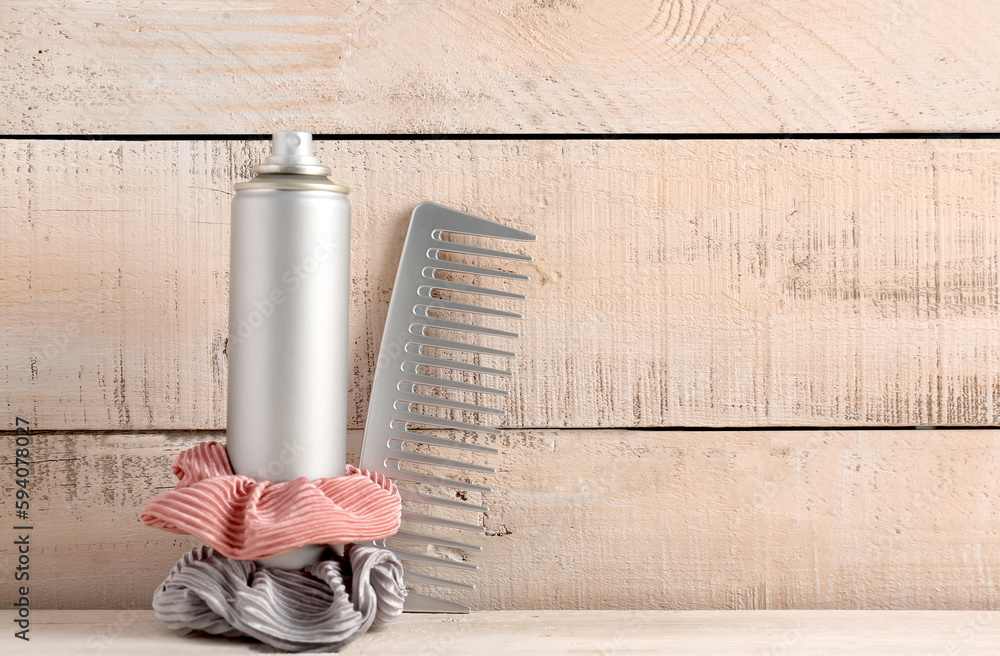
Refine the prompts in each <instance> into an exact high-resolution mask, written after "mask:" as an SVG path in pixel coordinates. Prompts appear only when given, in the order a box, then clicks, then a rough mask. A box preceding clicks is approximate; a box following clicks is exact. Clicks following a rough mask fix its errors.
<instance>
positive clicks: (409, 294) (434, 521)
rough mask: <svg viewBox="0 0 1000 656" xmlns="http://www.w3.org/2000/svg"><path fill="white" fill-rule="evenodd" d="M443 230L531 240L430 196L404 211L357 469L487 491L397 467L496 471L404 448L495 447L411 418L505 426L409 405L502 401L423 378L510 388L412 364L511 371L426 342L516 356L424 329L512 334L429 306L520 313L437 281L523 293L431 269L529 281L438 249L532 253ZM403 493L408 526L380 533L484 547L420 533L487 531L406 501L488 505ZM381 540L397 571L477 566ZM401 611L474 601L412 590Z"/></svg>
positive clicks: (464, 407)
mask: <svg viewBox="0 0 1000 656" xmlns="http://www.w3.org/2000/svg"><path fill="white" fill-rule="evenodd" d="M445 233H456V234H465V235H475V236H481V237H493V238H498V239H515V240H519V241H535V239H536V237H535V235H532V234H530V233H527V232H522V231H520V230H514V229H513V228H508V227H507V226H504V225H501V224H499V223H494V222H493V221H487V220H486V219H482V218H480V217H478V216H473V215H472V214H466V213H465V212H459V211H457V210H453V209H449V208H447V207H443V206H441V205H436V204H434V203H421V204H420V205H417V207H416V208H415V209H414V210H413V216H412V217H411V218H410V227H409V230H408V231H407V233H406V243H405V244H404V245H403V254H402V256H401V258H400V261H399V269H398V270H397V272H396V284H395V286H394V287H393V289H392V299H391V300H390V301H389V314H388V316H387V318H386V322H385V332H384V333H383V334H382V345H381V347H380V349H379V357H378V364H377V366H376V367H375V380H374V382H373V383H372V393H371V401H370V403H369V406H368V419H367V421H366V422H365V436H364V442H363V444H362V447H361V462H360V466H361V468H362V469H367V470H370V471H376V472H379V473H381V474H384V475H386V476H388V477H389V478H391V479H393V480H395V481H397V482H400V481H406V482H410V483H418V484H424V485H431V486H439V487H441V488H444V489H446V490H447V489H451V490H461V491H466V492H490V491H491V490H490V488H488V487H483V486H481V485H475V484H472V483H466V482H464V481H460V480H455V479H453V478H445V477H440V476H431V475H428V474H420V473H417V472H413V471H408V470H406V469H403V468H401V467H400V463H411V464H416V465H431V466H434V467H443V468H450V469H458V470H465V471H474V472H491V473H492V472H494V471H495V470H494V469H492V468H490V467H483V466H481V465H474V464H471V463H467V462H464V461H461V460H449V459H446V458H440V457H438V456H434V455H429V454H424V453H416V452H413V451H407V450H404V448H403V446H404V444H406V443H412V444H426V445H431V446H439V447H448V448H453V449H457V450H461V451H471V452H479V453H499V451H497V450H496V449H493V448H490V447H487V446H482V445H478V444H472V443H466V442H460V441H458V440H453V439H450V438H447V437H438V436H434V435H426V434H423V433H419V432H415V431H411V430H409V429H410V425H411V424H413V425H420V426H428V427H432V428H438V429H450V430H461V431H477V432H483V433H490V434H494V435H499V434H502V432H503V431H501V430H500V429H498V428H491V427H486V426H479V425H477V424H472V423H467V422H464V421H457V420H454V419H446V418H443V417H435V416H428V415H425V414H421V413H418V412H417V411H416V409H415V408H414V406H417V405H423V406H431V407H436V408H444V409H452V410H461V411H469V412H482V413H491V414H500V415H503V414H506V412H505V411H504V410H497V409H495V408H491V407H488V406H484V405H479V404H473V403H466V402H463V401H457V400H454V399H449V398H443V397H438V396H433V395H430V394H425V393H423V392H417V386H418V385H419V386H421V387H436V388H443V389H451V390H458V391H464V392H477V393H480V394H494V395H500V396H507V392H506V391H504V390H501V389H495V388H491V387H484V386H482V385H474V384H472V383H465V382H462V381H458V380H452V379H448V378H439V377H438V376H434V375H430V374H425V373H418V367H421V366H423V367H432V368H434V369H452V370H457V371H464V372H472V373H478V374H489V375H493V376H502V377H510V376H511V373H510V372H509V371H505V370H502V369H494V368H491V367H483V366H480V365H478V364H469V363H465V362H458V361H455V360H451V359H448V358H447V357H433V356H430V355H427V354H425V353H424V350H425V349H426V348H433V349H437V350H443V351H459V352H464V353H478V354H484V355H495V356H503V357H513V355H514V354H513V353H511V352H510V351H503V350H500V349H495V348H488V347H485V346H480V345H478V344H474V343H470V342H464V341H455V340H454V339H451V338H449V339H445V338H441V337H431V336H430V335H427V334H426V333H427V330H428V329H434V330H446V331H449V332H458V333H474V334H482V335H492V336H499V337H517V336H518V335H517V333H513V332H510V331H506V330H497V329H495V328H487V327H484V326H479V325H476V324H472V323H464V322H458V321H452V320H445V319H440V318H437V317H433V316H431V315H430V314H429V312H428V310H430V309H440V310H447V311H449V312H462V313H468V314H473V315H487V316H495V317H506V318H510V319H520V318H521V315H520V314H518V313H516V312H507V311H504V310H494V309H491V308H488V307H482V306H479V305H473V304H471V303H467V302H458V301H453V300H445V299H439V298H435V297H434V296H433V295H432V292H433V291H435V290H441V291H445V292H460V293H463V294H467V295H472V294H476V295H485V296H495V297H501V298H512V299H524V298H525V297H524V296H523V295H521V294H516V293H513V292H508V291H502V290H498V289H489V288H486V287H480V286H478V285H471V284H467V283H460V282H454V281H450V280H442V279H440V278H437V277H436V276H435V273H436V272H437V271H451V272H456V273H461V274H472V275H479V276H495V277H498V278H509V279H512V280H528V277H527V276H523V275H520V274H516V273H510V272H508V271H501V270H498V269H490V268H484V267H479V266H472V265H469V264H462V263H459V262H453V261H450V260H445V259H443V258H441V257H439V255H440V253H455V254H460V255H471V256H479V257H489V258H502V259H508V260H517V261H521V262H531V261H532V258H531V257H528V256H527V255H517V254H514V253H505V252H503V251H495V250H491V249H488V248H481V247H479V246H469V245H466V244H459V243H456V242H452V241H449V240H446V239H444V238H443V235H444V234H445ZM463 300H467V299H463ZM400 494H401V496H402V498H403V501H404V502H407V503H406V506H404V510H403V516H402V519H403V522H405V523H406V525H407V528H405V529H403V530H400V531H399V532H398V533H396V534H395V535H394V536H392V537H391V538H387V539H389V540H399V541H403V542H411V543H417V544H427V545H433V546H438V547H448V548H453V549H465V550H469V551H480V550H481V547H478V546H475V545H470V544H464V543H462V542H457V541H454V540H446V539H444V538H440V537H436V536H432V535H426V534H423V533H420V532H419V525H431V526H436V527H438V528H445V529H455V530H459V531H475V532H478V533H483V532H485V528H483V527H482V526H480V525H479V524H467V523H464V522H457V521H453V520H450V519H445V518H442V517H437V516H434V515H429V514H425V513H424V512H416V511H412V510H409V509H408V508H409V504H410V503H419V504H422V505H426V506H432V507H439V508H445V509H452V510H467V511H472V512H476V513H483V512H486V511H487V510H489V509H488V508H486V507H483V506H479V505H476V504H473V503H468V502H465V501H459V500H457V499H455V498H453V497H454V495H453V496H452V497H447V496H445V497H442V496H436V495H431V494H419V493H416V492H411V491H408V490H400ZM411 524H417V525H418V527H416V528H410V526H409V525H411ZM378 544H379V545H380V546H383V547H386V546H387V545H386V540H380V541H379V542H378ZM387 548H389V549H390V550H391V551H393V552H394V553H395V554H396V555H397V556H398V557H399V558H400V560H402V561H403V566H404V570H405V569H406V568H407V567H408V565H409V564H410V563H420V564H427V565H437V566H442V567H446V568H447V567H451V568H459V569H479V568H478V567H477V566H475V565H471V564H469V563H466V562H463V561H454V560H448V559H445V558H436V557H434V556H429V555H426V554H420V553H415V552H412V551H407V550H405V549H396V548H392V547H387ZM404 578H405V579H406V580H407V581H410V582H412V583H421V584H429V585H435V586H444V587H451V588H459V589H470V588H473V587H474V586H472V585H469V584H466V583H459V582H457V581H450V580H448V579H442V578H437V577H433V576H426V575H424V574H418V573H415V572H410V571H405V573H404ZM404 610H405V611H407V612H418V613H467V612H469V610H471V609H470V608H469V607H468V606H466V605H464V604H460V603H457V602H454V601H448V600H445V599H437V598H435V597H430V596H427V595H421V594H416V593H413V592H410V593H409V594H407V597H406V605H405V607H404Z"/></svg>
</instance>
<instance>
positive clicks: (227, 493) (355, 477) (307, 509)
mask: <svg viewBox="0 0 1000 656" xmlns="http://www.w3.org/2000/svg"><path fill="white" fill-rule="evenodd" d="M173 470H174V474H175V475H176V476H177V479H178V482H177V485H176V486H175V487H174V489H173V490H169V491H167V492H163V493H161V494H159V495H157V496H156V497H154V498H153V499H151V500H150V501H149V502H148V503H147V504H146V506H145V507H144V508H143V509H142V513H141V515H140V518H141V519H142V522H143V523H144V524H146V525H147V526H152V527H155V528H162V529H164V530H166V531H170V532H172V533H183V534H186V535H192V536H194V537H196V538H198V539H199V540H201V541H202V542H204V543H206V544H208V545H210V546H211V547H212V548H213V549H215V551H217V552H218V553H220V554H222V555H223V556H227V557H229V558H237V559H239V560H260V559H262V558H270V557H271V556H276V555H278V554H282V553H285V552H288V551H291V550H292V549H296V548H298V547H302V546H305V545H308V544H348V543H351V542H373V541H375V540H380V539H382V538H385V537H388V536H390V535H393V534H394V533H395V532H396V531H397V530H398V529H399V522H400V498H399V491H398V490H397V489H396V486H395V485H394V484H393V482H392V481H391V480H389V479H388V478H386V477H385V476H383V475H381V474H376V473H374V472H368V471H364V470H360V469H357V468H355V467H352V466H351V465H348V466H347V475H345V476H339V477H337V478H317V479H315V480H309V479H308V478H296V479H295V480H291V481H287V482H282V483H272V482H270V481H256V480H254V479H252V478H250V477H249V476H240V475H238V474H233V470H232V468H231V467H230V465H229V458H228V456H227V455H226V447H225V446H224V445H222V444H220V443H219V442H202V443H201V444H198V445H196V446H194V447H193V448H191V449H188V450H186V451H184V452H182V453H181V454H180V455H178V456H177V458H176V459H175V460H174V464H173Z"/></svg>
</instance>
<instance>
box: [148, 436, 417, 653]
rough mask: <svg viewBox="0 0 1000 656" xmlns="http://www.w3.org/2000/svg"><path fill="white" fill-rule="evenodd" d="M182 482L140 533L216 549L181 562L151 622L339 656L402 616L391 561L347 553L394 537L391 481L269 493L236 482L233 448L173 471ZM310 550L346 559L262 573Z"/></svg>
mask: <svg viewBox="0 0 1000 656" xmlns="http://www.w3.org/2000/svg"><path fill="white" fill-rule="evenodd" d="M173 471H174V474H175V475H176V476H177V479H178V482H177V485H176V487H175V488H174V489H173V490H169V491H167V492H164V493H162V494H159V495H157V496H156V497H155V498H153V499H152V500H150V501H149V502H148V503H147V504H146V506H145V507H144V508H143V510H142V514H141V518H142V522H143V523H144V524H146V525H147V526H154V527H157V528H162V529H164V530H167V531H171V532H174V533H186V534H188V535H193V536H195V537H197V538H199V539H200V540H202V541H203V542H206V543H207V544H208V545H209V546H204V547H198V548H196V549H194V550H192V551H191V552H189V553H187V554H185V555H184V556H183V557H182V558H181V559H180V560H179V561H178V562H177V564H176V565H174V568H173V569H172V570H171V572H170V574H169V576H167V579H166V580H165V581H164V582H163V584H162V585H160V587H159V588H157V590H156V592H155V593H154V595H153V609H154V610H155V611H156V616H157V617H158V618H160V619H161V620H163V621H164V622H165V623H166V624H167V626H168V627H170V628H172V629H174V630H176V631H178V632H180V633H181V634H185V633H190V632H192V631H204V632H206V633H213V634H221V635H225V636H237V635H248V636H252V637H254V638H257V639H258V640H260V641H261V642H265V643H267V644H269V645H271V646H273V647H277V648H278V649H284V650H286V651H296V652H303V651H335V650H337V649H339V648H340V647H342V646H343V645H345V644H347V643H348V642H349V641H351V640H353V639H354V638H356V637H358V636H359V635H361V634H363V633H364V632H365V631H367V630H368V628H369V627H371V626H372V625H373V624H375V623H386V622H390V621H392V620H393V619H395V618H396V617H398V616H399V615H400V613H402V612H403V599H404V598H405V596H406V586H405V584H404V583H403V566H402V564H401V563H400V562H399V559H398V558H396V556H395V555H393V553H392V552H391V551H389V550H388V549H382V548H378V547H375V546H366V545H359V544H352V543H355V542H370V541H374V540H379V539H382V538H386V537H389V536H391V535H393V534H394V533H396V531H397V529H398V528H399V523H400V516H401V515H400V505H401V501H400V496H399V491H398V490H397V489H396V486H395V485H394V484H393V483H392V481H391V480H389V479H388V478H386V477H384V476H382V475H380V474H375V473H372V472H367V471H363V470H359V469H356V468H354V467H351V466H350V465H348V466H347V474H346V475H345V476H340V477H337V478H320V479H316V480H313V481H310V480H309V479H307V478H297V479H295V480H292V481H287V482H281V483H272V482H270V481H256V480H254V479H252V478H250V477H248V476H240V475H237V474H234V473H233V471H232V468H231V467H230V465H229V457H228V455H227V454H226V447H225V446H224V445H222V444H220V443H219V442H203V443H201V444H198V445H197V446H195V447H193V448H191V449H188V450H186V451H184V452H182V453H181V454H180V455H178V456H177V458H176V459H174V463H173ZM310 544H326V545H336V544H346V545H347V546H346V549H345V556H344V557H335V558H334V559H333V560H325V561H322V562H319V563H316V564H314V565H312V566H310V567H308V568H306V569H302V570H285V569H277V568H271V567H261V566H259V565H257V564H256V563H254V562H253V561H254V560H258V559H262V558H270V557H271V556H276V555H278V554H283V553H286V552H288V551H291V550H292V549H296V548H298V547H302V546H305V545H310Z"/></svg>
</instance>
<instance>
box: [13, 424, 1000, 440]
mask: <svg viewBox="0 0 1000 656" xmlns="http://www.w3.org/2000/svg"><path fill="white" fill-rule="evenodd" d="M998 428H1000V426H992V425H990V426H735V427H732V426H730V427H726V426H631V427H629V426H568V427H551V426H541V427H539V426H525V427H516V428H504V431H505V432H506V433H519V432H520V433H523V432H526V431H560V432H562V431H605V432H607V431H628V432H634V433H669V432H689V433H722V432H729V433H737V432H743V433H750V432H753V433H771V432H790V431H799V432H810V431H811V432H817V431H906V430H955V431H983V430H996V429H998ZM348 430H351V431H359V430H362V429H360V428H348ZM223 432H225V429H220V428H190V429H187V428H165V429H158V428H141V429H132V430H121V429H118V430H82V429H81V430H73V429H59V430H33V431H31V434H32V435H33V436H43V435H51V436H60V435H64V436H65V435H90V436H94V437H97V436H101V435H105V436H109V437H110V436H115V435H166V436H179V435H191V434H197V433H206V434H208V433H223ZM15 434H16V433H15V431H12V430H4V431H0V437H13V436H14V435H15Z"/></svg>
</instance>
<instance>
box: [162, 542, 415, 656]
mask: <svg viewBox="0 0 1000 656" xmlns="http://www.w3.org/2000/svg"><path fill="white" fill-rule="evenodd" d="M345 556H346V558H343V559H340V558H338V559H336V560H324V561H321V562H318V563H316V564H314V565H311V566H310V567H308V568H306V569H301V570H287V569H275V568H270V567H260V566H258V565H257V564H256V563H254V562H253V561H246V560H234V559H232V558H226V557H225V556H222V555H219V554H217V553H215V552H214V551H213V550H212V548H211V547H208V546H202V547H196V548H195V549H192V550H191V551H190V552H189V553H186V554H184V556H183V557H182V558H181V559H180V560H179V561H177V564H176V565H174V567H173V569H172V570H170V574H169V575H167V579H166V580H165V581H164V582H163V583H162V584H160V587H159V588H157V590H156V592H155V593H154V595H153V610H155V611H156V617H157V618H159V619H160V620H162V621H163V622H164V623H165V624H166V625H167V627H168V628H170V629H173V630H175V631H178V632H179V633H180V634H181V635H184V634H187V633H190V632H192V631H204V632H206V633H213V634H217V635H223V636H229V637H235V636H240V635H247V636H251V637H254V638H256V639H258V640H260V641H261V642H264V643H267V644H269V645H271V646H273V647H277V648H278V649H282V650H285V651H291V652H306V651H311V652H329V651H337V650H339V649H340V648H341V647H343V646H344V645H346V644H347V643H348V642H350V641H351V640H354V639H355V638H357V637H358V636H360V635H362V634H364V633H365V631H367V630H368V629H369V627H371V626H372V625H373V624H385V623H388V622H391V621H392V620H394V619H395V618H397V617H399V615H400V614H401V613H402V612H403V599H404V597H405V596H406V587H405V585H404V583H403V566H402V564H401V563H400V562H399V559H398V558H396V556H394V555H393V554H392V552H390V551H389V550H387V549H382V548H379V547H374V546H363V545H356V544H349V545H346V551H345ZM348 590H350V592H348Z"/></svg>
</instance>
